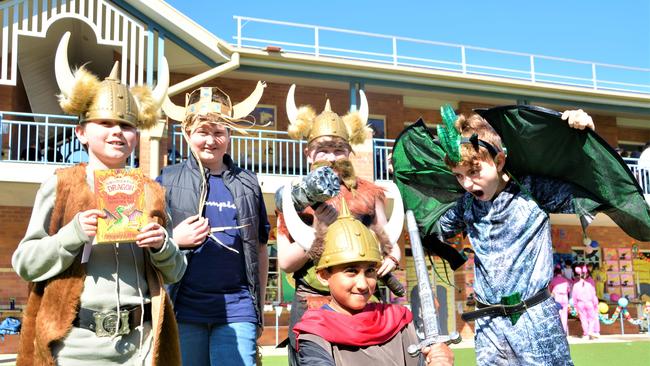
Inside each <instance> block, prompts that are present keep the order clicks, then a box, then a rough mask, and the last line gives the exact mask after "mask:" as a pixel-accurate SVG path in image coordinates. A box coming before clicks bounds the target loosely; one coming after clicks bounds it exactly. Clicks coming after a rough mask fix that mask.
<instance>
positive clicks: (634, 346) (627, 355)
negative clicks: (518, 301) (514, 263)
mask: <svg viewBox="0 0 650 366" xmlns="http://www.w3.org/2000/svg"><path fill="white" fill-rule="evenodd" d="M649 338H650V337H649ZM454 355H455V358H456V362H455V364H456V365H458V366H473V365H476V358H475V357H476V355H475V354H474V349H473V348H462V349H455V350H454ZM571 358H573V363H574V364H575V366H619V365H620V366H642V365H650V339H649V340H648V341H646V342H621V343H592V344H588V343H587V344H572V345H571ZM286 365H287V357H286V356H269V357H264V359H263V366H286Z"/></svg>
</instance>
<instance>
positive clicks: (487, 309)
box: [460, 287, 551, 322]
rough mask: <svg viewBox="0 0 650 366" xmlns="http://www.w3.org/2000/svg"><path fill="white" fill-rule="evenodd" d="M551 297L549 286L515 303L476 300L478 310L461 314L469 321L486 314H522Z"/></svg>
mask: <svg viewBox="0 0 650 366" xmlns="http://www.w3.org/2000/svg"><path fill="white" fill-rule="evenodd" d="M549 297H551V293H550V291H549V290H548V287H545V288H544V289H542V290H540V291H539V292H537V293H536V294H535V295H533V296H531V297H529V298H528V299H526V300H524V301H522V302H520V303H519V304H515V305H487V304H483V303H481V302H478V301H477V302H476V307H477V308H478V310H475V311H468V312H466V313H463V314H461V316H460V317H461V318H462V319H463V320H464V321H466V322H468V321H472V320H474V319H478V318H481V317H484V316H510V315H513V314H521V313H524V312H526V310H528V308H530V307H533V306H535V305H537V304H539V303H541V302H542V301H544V300H546V299H548V298H549Z"/></svg>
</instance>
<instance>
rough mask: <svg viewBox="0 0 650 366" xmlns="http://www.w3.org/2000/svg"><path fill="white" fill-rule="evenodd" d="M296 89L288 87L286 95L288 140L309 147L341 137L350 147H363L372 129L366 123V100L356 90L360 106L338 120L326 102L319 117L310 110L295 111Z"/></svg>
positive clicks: (364, 96)
mask: <svg viewBox="0 0 650 366" xmlns="http://www.w3.org/2000/svg"><path fill="white" fill-rule="evenodd" d="M295 90H296V85H295V84H294V85H291V88H289V93H288V94H287V105H286V107H287V115H288V117H289V128H288V132H289V136H290V137H291V138H293V139H296V140H302V139H307V142H308V143H310V142H312V141H313V140H315V139H316V138H318V137H321V136H332V137H340V138H342V139H343V140H345V141H346V142H347V143H349V144H350V145H357V144H362V143H363V142H364V141H365V140H366V138H367V136H368V132H371V131H372V129H371V128H370V126H368V125H367V123H368V100H367V99H366V94H365V93H364V92H363V90H359V95H360V99H361V106H360V107H359V111H358V112H350V113H348V114H347V115H345V116H343V117H340V116H339V115H338V114H336V113H334V112H333V111H332V108H331V106H330V101H329V99H328V100H327V102H326V103H325V109H324V110H323V112H321V113H320V114H319V115H318V116H317V115H316V113H315V112H314V110H313V109H312V108H311V107H310V106H302V107H300V108H297V107H296V102H295V98H294V94H295Z"/></svg>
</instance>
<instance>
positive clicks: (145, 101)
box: [131, 86, 160, 130]
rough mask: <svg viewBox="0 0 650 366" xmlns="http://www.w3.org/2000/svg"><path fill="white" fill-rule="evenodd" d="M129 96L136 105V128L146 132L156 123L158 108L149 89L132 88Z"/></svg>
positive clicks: (142, 87) (141, 87)
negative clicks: (131, 95)
mask: <svg viewBox="0 0 650 366" xmlns="http://www.w3.org/2000/svg"><path fill="white" fill-rule="evenodd" d="M131 94H133V97H134V98H135V100H136V101H137V103H138V128H140V129H143V130H148V129H150V128H151V127H154V126H155V125H156V124H157V123H158V118H159V117H160V114H159V108H158V106H157V105H156V103H155V101H154V100H153V98H152V95H151V89H149V87H146V86H134V87H133V88H131Z"/></svg>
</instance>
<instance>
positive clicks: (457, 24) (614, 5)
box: [168, 0, 650, 68]
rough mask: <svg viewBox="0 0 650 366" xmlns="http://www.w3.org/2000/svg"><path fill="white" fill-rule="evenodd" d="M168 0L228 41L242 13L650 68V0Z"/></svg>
mask: <svg viewBox="0 0 650 366" xmlns="http://www.w3.org/2000/svg"><path fill="white" fill-rule="evenodd" d="M168 2H169V3H170V4H171V5H172V6H174V7H175V8H177V9H178V10H180V11H181V12H183V13H184V14H186V15H188V16H189V17H190V18H192V19H194V20H195V21H196V22H197V23H199V24H200V25H202V26H203V27H205V28H206V29H208V30H209V31H211V32H213V33H214V34H216V35H217V36H219V37H220V38H222V39H224V40H226V41H229V42H234V40H233V38H232V37H233V36H234V35H235V34H236V25H235V20H234V19H233V15H240V16H248V17H256V18H266V19H273V20H279V21H288V22H298V23H308V24H314V25H320V26H330V27H336V28H345V29H351V30H358V31H366V32H373V33H381V34H387V35H395V36H403V37H412V38H420V39H426V40H434V41H441V42H449V43H458V44H464V45H469V46H479V47H488V48H497V49H502V50H508V51H517V52H524V53H534V54H540V55H546V56H556V57H562V58H572V59H579V60H585V61H593V62H600V63H611V64H620V65H627V66H637V67H646V68H650V1H648V0H617V1H606V0H537V1H526V0H524V1H522V0H519V1H515V0H492V1H488V0H470V1H445V2H443V1H438V0H428V1H395V0H392V1H386V0H374V1H359V0H357V1H351V0H347V1H342V0H327V1H309V0H302V1H271V0H264V1H261V0H258V1H242V0H239V1H224V0H221V1H205V0H204V1H187V0H168ZM371 12H372V15H370V13H371Z"/></svg>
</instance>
